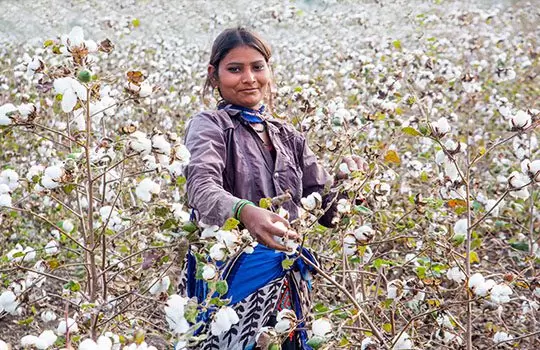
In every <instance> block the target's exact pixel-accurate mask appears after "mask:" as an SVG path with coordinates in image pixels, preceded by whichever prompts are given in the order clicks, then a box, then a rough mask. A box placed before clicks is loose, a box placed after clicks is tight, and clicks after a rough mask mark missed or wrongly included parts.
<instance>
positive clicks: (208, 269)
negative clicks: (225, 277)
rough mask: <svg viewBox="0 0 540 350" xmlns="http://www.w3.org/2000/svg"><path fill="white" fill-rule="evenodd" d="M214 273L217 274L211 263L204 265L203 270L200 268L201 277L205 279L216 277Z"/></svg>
mask: <svg viewBox="0 0 540 350" xmlns="http://www.w3.org/2000/svg"><path fill="white" fill-rule="evenodd" d="M216 275H217V270H216V267H215V266H214V265H211V264H206V265H204V267H203V270H202V277H203V278H204V279H205V280H206V281H210V280H213V279H214V278H215V277H216Z"/></svg>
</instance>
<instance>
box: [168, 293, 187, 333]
mask: <svg viewBox="0 0 540 350" xmlns="http://www.w3.org/2000/svg"><path fill="white" fill-rule="evenodd" d="M188 301H189V298H186V297H181V296H179V295H177V294H173V295H171V296H170V297H169V299H168V300H167V306H166V307H165V319H166V320H167V323H168V324H169V327H170V329H171V330H172V332H173V333H179V334H183V333H185V332H187V331H188V329H189V323H188V322H187V321H186V319H185V318H184V310H185V307H186V305H187V303H188Z"/></svg>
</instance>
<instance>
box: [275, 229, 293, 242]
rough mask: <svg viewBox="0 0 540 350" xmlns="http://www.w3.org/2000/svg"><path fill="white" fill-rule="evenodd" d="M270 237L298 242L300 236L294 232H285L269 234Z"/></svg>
mask: <svg viewBox="0 0 540 350" xmlns="http://www.w3.org/2000/svg"><path fill="white" fill-rule="evenodd" d="M271 234H272V235H274V236H278V237H283V238H286V239H290V240H294V241H296V240H298V239H299V238H300V236H299V235H298V233H297V232H296V231H294V230H290V229H289V230H287V231H285V232H282V231H280V232H271Z"/></svg>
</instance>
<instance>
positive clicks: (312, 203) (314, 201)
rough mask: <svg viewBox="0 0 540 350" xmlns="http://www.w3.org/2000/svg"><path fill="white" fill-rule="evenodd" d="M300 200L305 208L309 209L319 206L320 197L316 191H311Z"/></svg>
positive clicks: (320, 202)
mask: <svg viewBox="0 0 540 350" xmlns="http://www.w3.org/2000/svg"><path fill="white" fill-rule="evenodd" d="M300 202H301V203H302V206H303V207H304V209H305V210H307V211H311V210H314V209H316V208H319V207H320V206H321V204H322V197H321V195H320V194H319V193H318V192H313V193H311V194H310V195H309V196H307V197H306V198H302V199H300Z"/></svg>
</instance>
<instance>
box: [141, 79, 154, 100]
mask: <svg viewBox="0 0 540 350" xmlns="http://www.w3.org/2000/svg"><path fill="white" fill-rule="evenodd" d="M151 94H152V86H151V85H150V84H149V83H148V82H146V81H145V82H143V83H142V84H141V86H140V90H139V96H140V97H148V96H150V95H151Z"/></svg>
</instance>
